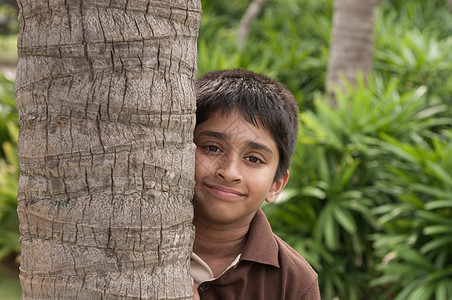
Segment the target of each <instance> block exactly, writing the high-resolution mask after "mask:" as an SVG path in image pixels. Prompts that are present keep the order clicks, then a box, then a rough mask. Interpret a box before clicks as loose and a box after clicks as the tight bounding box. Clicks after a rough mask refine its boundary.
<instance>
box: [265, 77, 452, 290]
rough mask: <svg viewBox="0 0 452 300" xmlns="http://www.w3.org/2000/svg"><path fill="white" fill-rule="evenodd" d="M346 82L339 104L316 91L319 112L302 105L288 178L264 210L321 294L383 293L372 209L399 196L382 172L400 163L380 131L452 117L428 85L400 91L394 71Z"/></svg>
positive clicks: (414, 134)
mask: <svg viewBox="0 0 452 300" xmlns="http://www.w3.org/2000/svg"><path fill="white" fill-rule="evenodd" d="M344 85H345V87H346V88H345V90H341V89H337V90H336V106H335V108H333V107H332V106H331V105H330V104H329V101H328V99H327V98H326V97H325V96H323V95H320V94H318V95H317V96H316V99H315V102H314V103H315V112H313V111H305V112H303V113H301V115H300V119H301V123H302V124H301V125H302V129H301V133H300V136H299V144H298V145H297V149H296V153H295V155H294V158H293V162H292V166H291V177H292V178H291V181H290V184H289V186H288V187H287V188H286V190H285V193H284V194H283V199H282V200H280V202H279V203H277V204H273V205H270V206H266V207H265V211H266V213H267V215H268V217H269V219H270V222H271V224H272V226H273V228H274V230H275V232H277V233H278V234H279V235H281V236H282V237H283V238H284V239H286V240H287V241H289V242H290V243H291V244H292V245H294V247H295V249H297V250H298V251H300V252H301V253H302V254H303V255H304V256H305V257H306V258H307V259H308V260H309V261H310V263H311V264H312V265H313V266H314V268H315V269H316V270H317V271H318V273H319V282H320V285H321V289H322V295H323V297H324V299H333V298H334V297H335V296H339V298H340V299H369V297H374V296H371V295H372V294H375V295H377V294H378V293H377V288H378V287H377V286H374V287H373V288H374V291H373V292H372V289H371V287H370V286H369V282H370V280H372V279H373V278H374V276H376V274H375V273H373V269H374V267H375V257H374V253H373V245H372V243H371V241H370V239H369V237H370V235H371V234H373V233H374V232H376V230H378V223H377V222H376V219H375V216H374V215H373V214H372V209H373V208H375V207H377V206H379V205H386V203H392V202H391V201H393V199H394V198H395V197H394V195H393V194H392V193H385V192H383V191H382V189H381V187H380V186H379V185H378V182H379V181H378V179H379V178H380V177H384V175H383V174H385V172H386V169H387V168H390V166H391V165H393V164H395V165H397V164H398V163H399V162H398V161H397V160H395V159H394V156H393V155H389V154H390V151H389V149H388V146H387V144H385V140H383V139H382V138H381V137H382V136H387V137H391V138H392V139H397V140H401V141H410V140H412V139H413V138H414V139H416V138H417V139H422V137H424V136H430V135H431V130H432V129H434V128H437V127H438V126H447V125H449V124H451V123H452V118H450V117H444V116H443V114H446V113H447V111H448V107H447V106H446V105H444V104H442V103H441V102H438V103H436V102H435V101H432V100H429V99H427V98H426V88H425V87H420V88H418V89H414V90H411V91H405V92H403V93H402V94H401V93H400V92H399V90H400V81H399V80H397V79H396V78H393V79H392V80H391V81H389V82H385V81H384V80H383V79H382V78H381V77H380V76H370V77H369V80H368V81H367V82H366V84H365V82H364V80H363V79H362V77H359V78H358V86H357V87H356V88H353V87H352V86H350V85H349V84H347V83H344ZM388 189H389V190H390V188H388ZM375 297H376V296H375Z"/></svg>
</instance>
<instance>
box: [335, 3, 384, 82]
mask: <svg viewBox="0 0 452 300" xmlns="http://www.w3.org/2000/svg"><path fill="white" fill-rule="evenodd" d="M380 1H381V0H364V1H362V0H335V1H334V15H333V24H332V38H331V44H330V60H329V64H328V71H327V80H326V88H327V90H331V88H332V85H334V84H338V83H340V77H341V76H344V77H345V79H346V80H347V81H348V82H352V83H356V74H357V72H358V71H361V72H362V73H364V74H366V73H367V72H369V71H370V70H372V63H373V50H374V20H375V11H376V8H377V5H378V3H379V2H380Z"/></svg>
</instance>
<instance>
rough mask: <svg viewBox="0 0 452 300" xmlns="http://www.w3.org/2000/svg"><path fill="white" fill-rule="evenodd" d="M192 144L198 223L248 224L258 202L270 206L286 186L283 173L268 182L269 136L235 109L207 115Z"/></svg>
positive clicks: (272, 153)
mask: <svg viewBox="0 0 452 300" xmlns="http://www.w3.org/2000/svg"><path fill="white" fill-rule="evenodd" d="M194 140H195V144H196V146H197V149H196V159H195V166H196V167H195V168H196V169H195V179H196V186H195V196H194V205H195V219H197V220H198V221H202V222H203V223H206V222H207V223H208V224H210V225H233V224H240V223H242V222H245V223H247V222H248V223H249V221H251V219H252V218H253V216H254V213H255V212H256V210H257V209H258V208H259V207H260V206H261V204H262V203H263V201H264V200H265V201H267V202H273V201H274V200H275V199H276V197H277V196H278V195H279V193H280V192H281V190H282V189H283V188H284V186H285V184H286V183H287V179H288V177H289V173H288V172H286V174H285V175H284V176H283V177H282V178H281V179H279V180H277V181H273V179H274V176H275V172H276V169H277V167H278V161H279V154H278V150H277V147H276V144H275V142H274V140H273V138H272V136H271V135H270V133H269V132H268V131H267V130H266V129H265V128H264V127H262V126H260V127H259V128H258V127H256V126H254V125H253V124H251V123H249V122H247V121H246V120H245V119H244V118H243V117H242V116H241V115H240V114H238V113H237V112H235V111H232V112H230V113H227V114H223V115H221V114H219V113H216V114H214V115H212V116H211V117H210V118H209V119H207V120H206V121H205V122H203V123H201V124H200V125H198V126H197V127H196V129H195V133H194ZM205 225H207V224H205Z"/></svg>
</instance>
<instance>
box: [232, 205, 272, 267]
mask: <svg viewBox="0 0 452 300" xmlns="http://www.w3.org/2000/svg"><path fill="white" fill-rule="evenodd" d="M278 250H279V248H278V244H277V243H276V241H275V238H274V236H273V231H272V229H271V227H270V224H269V223H268V220H267V217H266V216H265V214H264V212H263V211H262V210H261V209H258V210H257V211H256V214H255V215H254V218H253V220H252V221H251V223H250V229H249V231H248V239H247V241H246V244H245V248H244V249H243V251H242V257H241V258H240V260H248V261H254V262H257V263H261V264H267V265H272V266H275V267H278V268H279V260H278Z"/></svg>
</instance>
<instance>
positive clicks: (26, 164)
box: [16, 0, 201, 299]
mask: <svg viewBox="0 0 452 300" xmlns="http://www.w3.org/2000/svg"><path fill="white" fill-rule="evenodd" d="M18 5H19V9H20V13H19V20H20V33H19V39H18V52H19V62H18V68H17V78H16V105H17V109H18V112H19V122H20V136H19V141H18V148H19V150H18V152H19V158H20V169H21V176H20V180H19V190H18V196H17V198H18V208H17V211H18V214H19V219H20V232H21V245H22V262H21V266H20V280H21V285H22V293H23V294H22V299H75V298H78V299H119V298H120V299H191V298H192V289H191V281H190V277H189V264H190V254H191V251H192V241H193V237H194V231H193V227H192V224H191V222H192V212H193V209H192V204H191V199H192V194H193V192H192V190H193V186H194V179H193V178H194V149H195V148H194V145H193V143H192V131H193V129H194V125H195V117H194V111H195V95H194V89H193V83H194V80H195V75H196V72H197V71H196V56H197V53H196V52H197V50H196V40H197V35H198V29H199V24H200V17H201V4H200V1H199V0H188V1H182V0H171V1H170V0H166V1H165V0H161V1H155V2H154V1H147V0H134V1H126V0H123V1H117V0H113V1H112V0H73V1H72V0H71V1H66V0H52V1H36V0H18Z"/></svg>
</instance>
